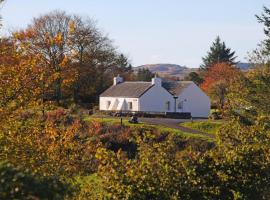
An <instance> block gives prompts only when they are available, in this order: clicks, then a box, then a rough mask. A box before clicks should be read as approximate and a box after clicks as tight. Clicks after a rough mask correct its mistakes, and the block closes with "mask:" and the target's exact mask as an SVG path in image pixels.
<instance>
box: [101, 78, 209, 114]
mask: <svg viewBox="0 0 270 200" xmlns="http://www.w3.org/2000/svg"><path fill="white" fill-rule="evenodd" d="M99 108H100V110H103V111H122V112H146V113H166V112H173V113H190V114H191V116H192V117H201V118H207V117H208V116H209V113H210V98H209V97H208V96H207V95H206V94H205V93H204V92H203V91H202V90H201V89H200V88H199V87H198V86H197V85H196V84H195V83H194V82H192V81H175V82H174V81H169V82H168V81H162V79H161V78H159V77H154V78H152V81H151V82H142V81H136V82H124V80H123V78H122V77H120V76H117V77H115V78H114V83H113V85H112V86H111V87H110V88H108V89H107V90H106V91H104V92H103V93H102V94H101V95H100V97H99Z"/></svg>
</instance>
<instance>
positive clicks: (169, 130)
mask: <svg viewBox="0 0 270 200" xmlns="http://www.w3.org/2000/svg"><path fill="white" fill-rule="evenodd" d="M84 119H85V121H88V122H91V121H99V122H104V123H108V124H120V123H121V121H120V118H108V117H100V118H97V117H92V116H85V118H84ZM122 123H123V125H124V126H127V127H130V128H132V129H134V130H136V129H146V130H151V129H156V130H157V131H159V132H161V133H165V132H166V133H172V134H176V135H180V136H183V137H185V138H201V139H206V140H212V139H210V138H209V137H207V136H205V135H199V134H192V133H188V132H183V131H180V130H178V129H174V128H169V127H166V126H161V125H152V124H147V123H143V122H139V123H138V124H132V123H129V122H128V118H123V121H122Z"/></svg>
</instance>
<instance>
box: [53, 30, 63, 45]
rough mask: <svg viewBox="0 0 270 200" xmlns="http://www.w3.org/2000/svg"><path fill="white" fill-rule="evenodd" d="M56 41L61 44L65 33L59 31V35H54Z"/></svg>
mask: <svg viewBox="0 0 270 200" xmlns="http://www.w3.org/2000/svg"><path fill="white" fill-rule="evenodd" d="M54 42H55V43H56V44H61V43H62V42H63V34H62V33H61V32H59V33H57V35H56V36H55V37H54Z"/></svg>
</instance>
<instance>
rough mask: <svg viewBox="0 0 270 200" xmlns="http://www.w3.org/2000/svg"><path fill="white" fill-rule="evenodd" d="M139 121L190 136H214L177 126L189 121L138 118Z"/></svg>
mask: <svg viewBox="0 0 270 200" xmlns="http://www.w3.org/2000/svg"><path fill="white" fill-rule="evenodd" d="M139 120H140V121H141V122H145V123H148V124H153V125H162V126H166V127H169V128H174V129H178V130H180V131H183V132H187V133H191V134H198V135H203V136H207V137H209V138H214V136H213V135H211V134H208V133H204V132H201V131H198V130H194V129H191V128H186V127H183V126H181V125H179V123H181V122H186V121H190V120H184V119H168V118H140V119H139Z"/></svg>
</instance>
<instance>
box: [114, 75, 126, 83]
mask: <svg viewBox="0 0 270 200" xmlns="http://www.w3.org/2000/svg"><path fill="white" fill-rule="evenodd" d="M123 81H124V80H123V77H121V76H120V75H119V74H118V75H117V77H114V78H113V85H117V84H119V83H123Z"/></svg>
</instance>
